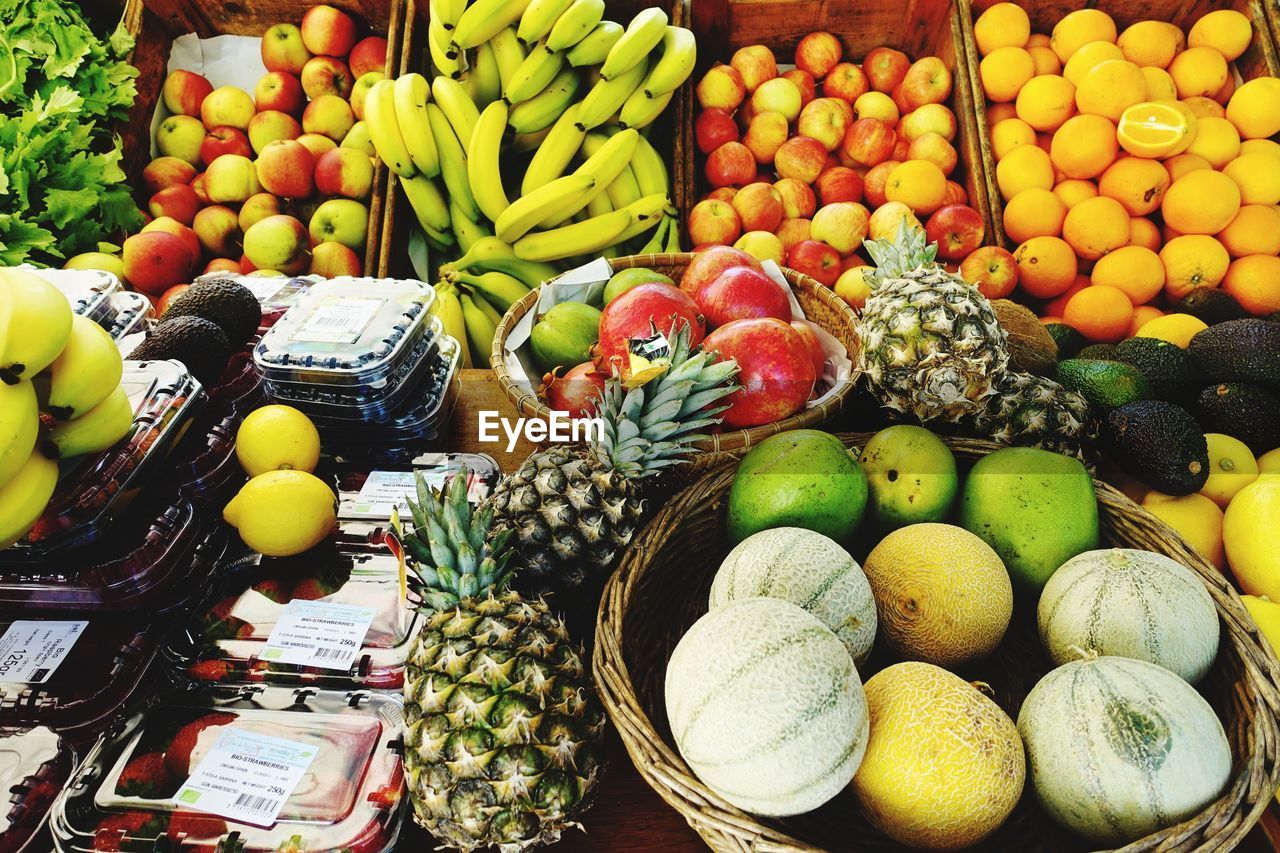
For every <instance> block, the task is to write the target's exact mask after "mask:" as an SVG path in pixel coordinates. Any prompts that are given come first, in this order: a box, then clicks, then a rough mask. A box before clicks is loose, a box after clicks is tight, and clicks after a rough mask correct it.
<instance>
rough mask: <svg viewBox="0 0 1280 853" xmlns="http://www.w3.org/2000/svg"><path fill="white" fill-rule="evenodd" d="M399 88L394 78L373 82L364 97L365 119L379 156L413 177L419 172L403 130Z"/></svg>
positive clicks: (395, 168)
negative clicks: (398, 96) (397, 109)
mask: <svg viewBox="0 0 1280 853" xmlns="http://www.w3.org/2000/svg"><path fill="white" fill-rule="evenodd" d="M395 89H396V82H395V81H394V80H379V81H378V82H377V83H374V84H373V88H372V89H370V90H369V92H368V94H367V95H365V99H364V121H365V124H367V125H368V126H369V138H370V139H372V140H373V147H374V149H375V150H376V151H377V152H378V158H379V159H380V160H382V162H383V163H386V164H387V168H388V169H390V170H391V171H393V172H395V173H396V174H397V175H399V176H400V177H402V178H412V177H413V176H414V175H416V174H418V169H417V167H416V166H415V165H414V163H413V156H412V155H411V154H410V153H409V148H408V146H406V145H405V144H404V137H403V136H402V135H401V133H400V123H399V121H398V119H397V118H396V101H395Z"/></svg>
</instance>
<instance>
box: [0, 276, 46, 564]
mask: <svg viewBox="0 0 1280 853" xmlns="http://www.w3.org/2000/svg"><path fill="white" fill-rule="evenodd" d="M59 295H61V294H59ZM57 485H58V463H57V462H54V461H53V460H51V459H46V458H45V457H44V456H43V455H42V454H40V453H32V454H31V455H30V456H29V457H27V461H26V462H25V463H24V464H23V466H22V468H20V469H19V470H18V473H17V474H15V475H14V476H13V477H12V478H11V479H10V480H9V482H7V483H5V484H4V486H0V549H4V548H8V547H9V546H10V545H12V544H13V543H15V542H17V541H18V540H19V539H21V538H22V537H23V536H26V535H27V533H28V532H29V531H30V530H31V528H32V527H35V524H36V522H37V521H39V520H40V516H41V515H43V514H44V509H45V507H47V506H48V505H49V499H50V498H51V497H53V489H54V487H55V486H57Z"/></svg>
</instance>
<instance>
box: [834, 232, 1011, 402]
mask: <svg viewBox="0 0 1280 853" xmlns="http://www.w3.org/2000/svg"><path fill="white" fill-rule="evenodd" d="M864 245H865V246H866V248H867V251H868V252H869V253H870V255H871V257H872V259H873V260H874V261H875V262H876V269H875V271H874V272H873V273H870V274H868V279H869V281H868V284H870V286H871V288H872V292H871V295H870V296H869V297H868V298H867V301H866V305H865V306H864V307H863V309H862V313H861V315H860V316H859V318H858V335H859V337H860V338H861V341H862V346H861V348H860V350H859V352H858V369H859V370H860V371H861V372H862V373H863V374H864V375H865V376H866V377H867V380H868V382H869V383H870V386H871V390H872V392H873V393H874V394H875V396H876V397H877V399H879V401H880V403H881V405H883V406H885V407H886V408H889V409H892V410H893V411H896V412H900V413H902V414H906V415H914V416H915V417H916V418H918V419H919V420H920V421H922V422H923V421H930V420H934V419H942V420H945V421H950V422H952V423H955V422H958V421H959V420H960V419H961V418H963V417H964V416H966V415H974V414H976V413H977V412H978V411H979V410H981V409H982V407H983V403H984V401H985V400H986V398H987V397H990V396H991V395H992V394H993V393H995V383H996V380H998V379H999V378H1000V376H1001V375H1002V374H1003V373H1004V372H1005V370H1006V369H1007V367H1008V364H1009V353H1008V346H1007V342H1006V338H1005V333H1004V329H1003V328H1001V326H1000V323H999V322H998V321H997V320H996V315H995V312H994V311H993V310H992V308H991V303H990V302H988V301H987V299H986V297H984V296H983V295H982V294H981V293H979V292H978V291H977V289H976V288H974V287H973V286H972V285H970V284H968V283H967V282H965V281H964V280H963V279H961V278H960V277H959V276H956V275H952V274H951V273H949V272H947V271H946V270H945V269H943V268H942V267H941V266H940V265H938V264H937V263H936V262H935V261H934V255H935V253H936V252H937V245H936V244H928V245H926V243H925V235H924V231H923V230H922V229H921V228H919V227H918V226H915V227H912V226H908V225H907V223H906V222H905V221H904V222H903V223H902V225H901V226H900V227H899V229H898V235H897V237H896V238H895V239H894V240H893V241H892V242H890V241H888V240H871V241H868V242H867V243H865V244H864Z"/></svg>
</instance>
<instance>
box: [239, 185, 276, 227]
mask: <svg viewBox="0 0 1280 853" xmlns="http://www.w3.org/2000/svg"><path fill="white" fill-rule="evenodd" d="M281 213H284V204H283V203H282V202H281V200H280V199H278V198H276V197H275V196H273V195H272V194H271V193H258V194H257V195H254V196H250V197H249V199H248V200H247V201H245V203H244V204H242V205H240V217H239V220H240V230H241V231H248V230H249V228H250V227H252V226H253V224H254V223H255V222H260V221H261V220H263V219H266V218H267V217H268V216H276V215H278V214H281Z"/></svg>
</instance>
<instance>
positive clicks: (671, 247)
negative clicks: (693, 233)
mask: <svg viewBox="0 0 1280 853" xmlns="http://www.w3.org/2000/svg"><path fill="white" fill-rule="evenodd" d="M662 251H664V252H666V253H667V254H671V255H675V254H679V252H680V223H679V222H677V221H676V220H674V219H672V221H671V224H670V226H669V227H668V228H667V242H666V245H664V246H663V247H662Z"/></svg>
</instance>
